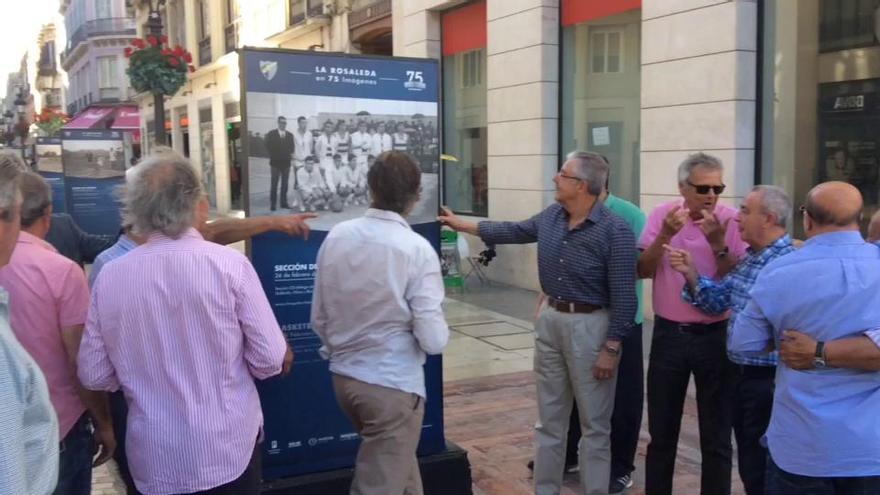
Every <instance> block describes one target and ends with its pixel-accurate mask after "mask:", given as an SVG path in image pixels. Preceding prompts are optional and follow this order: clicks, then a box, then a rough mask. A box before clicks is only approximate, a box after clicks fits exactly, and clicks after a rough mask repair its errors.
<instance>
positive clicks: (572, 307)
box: [547, 299, 602, 313]
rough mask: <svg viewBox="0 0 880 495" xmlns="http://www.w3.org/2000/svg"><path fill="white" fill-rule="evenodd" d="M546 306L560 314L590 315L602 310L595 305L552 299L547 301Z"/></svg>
mask: <svg viewBox="0 0 880 495" xmlns="http://www.w3.org/2000/svg"><path fill="white" fill-rule="evenodd" d="M547 304H548V306H550V307H551V308H553V309H555V310H556V311H559V312H560V313H592V312H594V311H599V310H600V309H602V306H597V305H595V304H582V303H573V302H564V301H554V300H552V299H551V300H550V301H548V302H547Z"/></svg>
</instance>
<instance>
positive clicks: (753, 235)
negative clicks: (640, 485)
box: [667, 186, 795, 495]
mask: <svg viewBox="0 0 880 495" xmlns="http://www.w3.org/2000/svg"><path fill="white" fill-rule="evenodd" d="M791 209H792V208H791V200H790V199H789V198H788V195H786V193H785V191H783V190H782V189H781V188H778V187H775V186H756V187H755V188H754V189H753V190H752V192H751V193H749V195H748V196H746V198H745V200H744V201H743V203H742V206H741V207H740V210H739V215H738V216H737V219H736V220H737V226H738V228H739V230H740V235H741V237H742V240H743V241H745V242H746V243H748V245H749V249H748V254H747V256H746V257H744V258H743V259H741V260H740V262H739V263H738V264H737V265H736V267H735V268H734V269H733V270H732V271H731V272H730V273H729V274H727V276H725V277H724V278H723V279H721V280H720V281H716V280H713V279H711V278H709V277H706V276H703V275H700V274H699V273H697V269H696V266H695V265H694V263H693V260H692V259H691V256H690V254H689V253H688V252H687V251H683V250H680V249H676V248H671V247H667V253H668V254H669V262H670V264H671V265H672V267H673V268H674V269H675V270H676V271H678V272H680V273H681V274H683V275H684V276H685V278H686V280H687V283H686V284H685V286H684V288H683V289H682V292H681V297H682V299H683V300H684V301H686V302H688V303H690V304H693V305H694V306H696V307H697V308H699V309H700V310H701V311H703V312H705V313H709V314H722V313H724V312H725V311H727V310H730V311H731V314H730V320H729V324H728V327H727V328H728V341H729V334H730V332H731V331H732V329H733V325H734V322H735V321H736V317H737V314H738V313H739V312H740V311H742V310H743V309H744V308H745V307H746V303H748V302H749V290H750V289H751V288H752V285H754V283H755V280H756V279H757V278H758V274H759V273H760V272H761V269H762V268H764V266H766V265H767V263H769V262H770V261H772V260H774V259H776V258H778V257H780V256H783V255H785V254H788V253H790V252H792V251H794V249H795V248H794V246H792V242H791V238H790V237H789V235H788V234H787V233H786V227H787V223H788V219H789V217H790V216H791ZM727 356H728V358H729V359H730V361H731V363H730V364H731V365H730V366H729V369H730V373H727V377H728V379H729V380H730V385H729V387H728V390H729V391H730V392H729V393H730V396H729V397H728V399H729V401H730V402H729V404H730V406H729V407H731V413H732V416H733V430H734V434H735V435H736V445H737V452H738V458H739V474H740V478H741V479H742V481H743V485H745V490H746V493H747V494H748V495H755V494H763V493H764V475H765V469H766V458H767V450H766V449H765V448H764V447H763V446H761V444H760V439H761V436H762V435H763V434H764V432H765V431H766V429H767V425H768V424H769V422H770V410H771V408H772V405H773V381H774V376H775V373H776V363H777V355H776V353H775V352H774V353H771V354H765V355H762V356H754V355H750V356H746V355H743V354H739V353H736V352H731V351H728V352H727Z"/></svg>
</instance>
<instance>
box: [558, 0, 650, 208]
mask: <svg viewBox="0 0 880 495" xmlns="http://www.w3.org/2000/svg"><path fill="white" fill-rule="evenodd" d="M621 10H622V11H618V12H617V13H612V14H610V15H605V14H601V16H597V15H594V14H593V12H592V11H590V10H589V9H587V11H586V13H585V14H583V15H581V16H579V17H578V16H571V17H572V18H563V27H562V67H561V69H562V72H561V76H562V77H561V79H562V80H561V86H560V89H561V91H562V108H561V110H562V123H561V128H560V134H561V136H560V137H561V149H560V150H559V152H560V154H561V155H562V156H564V155H565V153H568V152H570V151H573V150H588V151H595V152H597V153H601V154H603V155H605V157H606V158H608V160H609V162H610V163H611V171H612V173H611V183H610V191H611V193H612V194H614V195H616V196H619V197H621V198H623V199H626V200H627V201H631V202H633V203H635V204H639V194H640V184H639V182H640V177H639V168H640V152H641V149H640V133H639V126H640V115H641V74H640V63H641V62H640V60H639V57H640V53H639V50H640V47H641V12H640V11H639V10H638V9H635V10H627V9H625V8H621ZM560 163H561V161H560Z"/></svg>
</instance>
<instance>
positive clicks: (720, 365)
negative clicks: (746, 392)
mask: <svg viewBox="0 0 880 495" xmlns="http://www.w3.org/2000/svg"><path fill="white" fill-rule="evenodd" d="M726 326H727V321H726V320H725V321H721V322H718V323H713V324H711V325H702V326H694V325H691V326H685V325H679V324H678V323H675V322H672V321H669V320H666V319H665V318H661V317H659V316H658V317H657V319H656V322H655V324H654V336H653V339H652V341H651V342H652V343H651V357H650V361H649V364H648V431H649V432H650V434H651V443H649V444H648V457H647V460H646V462H645V493H646V494H647V495H670V494H671V493H672V478H673V473H674V471H675V455H676V451H677V449H678V435H679V433H680V431H681V416H682V410H683V408H684V401H685V396H686V394H687V387H688V382H689V381H690V376H691V374H692V373H693V375H694V380H695V382H696V387H697V414H698V417H699V430H700V451H701V453H702V457H703V462H702V473H701V482H700V492H701V493H702V494H703V495H727V494H729V493H730V481H731V457H732V450H733V449H732V446H731V440H730V430H731V418H730V417H731V414H730V409H729V408H728V407H726V405H727V402H726V400H725V397H726V393H727V391H726V388H727V372H728V369H727V362H728V361H727V353H726V350H725V340H726Z"/></svg>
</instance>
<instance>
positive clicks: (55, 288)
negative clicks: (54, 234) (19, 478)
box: [0, 172, 116, 495]
mask: <svg viewBox="0 0 880 495" xmlns="http://www.w3.org/2000/svg"><path fill="white" fill-rule="evenodd" d="M21 192H22V206H21V234H20V235H19V238H18V243H17V244H16V247H15V251H14V252H13V254H12V259H11V260H10V262H9V264H8V265H7V266H6V267H4V268H3V269H2V270H0V285H2V286H3V287H5V288H6V290H7V291H8V292H9V300H10V302H11V303H12V304H11V305H10V306H11V307H10V323H11V326H12V330H13V332H14V333H15V336H16V337H17V338H18V340H19V342H21V345H22V347H24V348H25V349H26V350H27V351H28V353H30V355H31V356H32V357H33V358H34V361H36V362H37V365H38V366H39V367H40V369H41V370H42V371H43V374H44V375H45V376H46V382H47V383H48V385H49V396H50V398H51V400H52V405H53V406H54V408H55V413H56V414H57V415H58V426H59V438H61V439H62V440H61V446H60V448H61V456H60V465H59V471H58V487H57V488H56V491H55V493H57V494H65V495H67V494H72V495H89V493H90V492H91V482H92V465H93V461H92V421H94V425H95V429H96V433H95V438H96V440H97V441H98V442H99V443H100V444H101V445H102V447H103V450H102V452H101V455H100V456H99V457H98V458H97V459H96V460H95V461H94V464H95V465H98V464H101V463H103V462H104V461H106V460H107V459H109V458H110V456H111V455H112V453H113V449H115V447H116V441H115V439H114V436H113V425H112V422H111V421H110V412H109V408H108V405H107V397H106V394H104V393H98V392H89V391H86V390H85V389H84V388H83V387H82V385H81V384H80V382H79V380H78V378H77V377H76V355H77V351H78V349H79V344H80V339H81V338H82V332H83V325H84V323H85V320H86V312H87V311H88V308H89V288H88V285H87V284H86V277H85V274H84V273H83V271H82V269H81V268H80V267H79V266H78V265H77V264H76V263H74V262H73V261H71V260H69V259H67V258H65V257H64V256H61V255H60V254H58V253H57V252H56V251H55V248H53V247H52V246H51V245H49V244H48V243H46V242H45V241H43V238H44V237H45V236H46V233H47V232H48V231H49V223H50V221H51V215H52V195H51V191H50V189H49V185H48V184H46V181H45V180H43V178H42V177H40V176H39V175H36V174H33V173H30V172H27V173H24V174H23V175H22V177H21Z"/></svg>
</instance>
